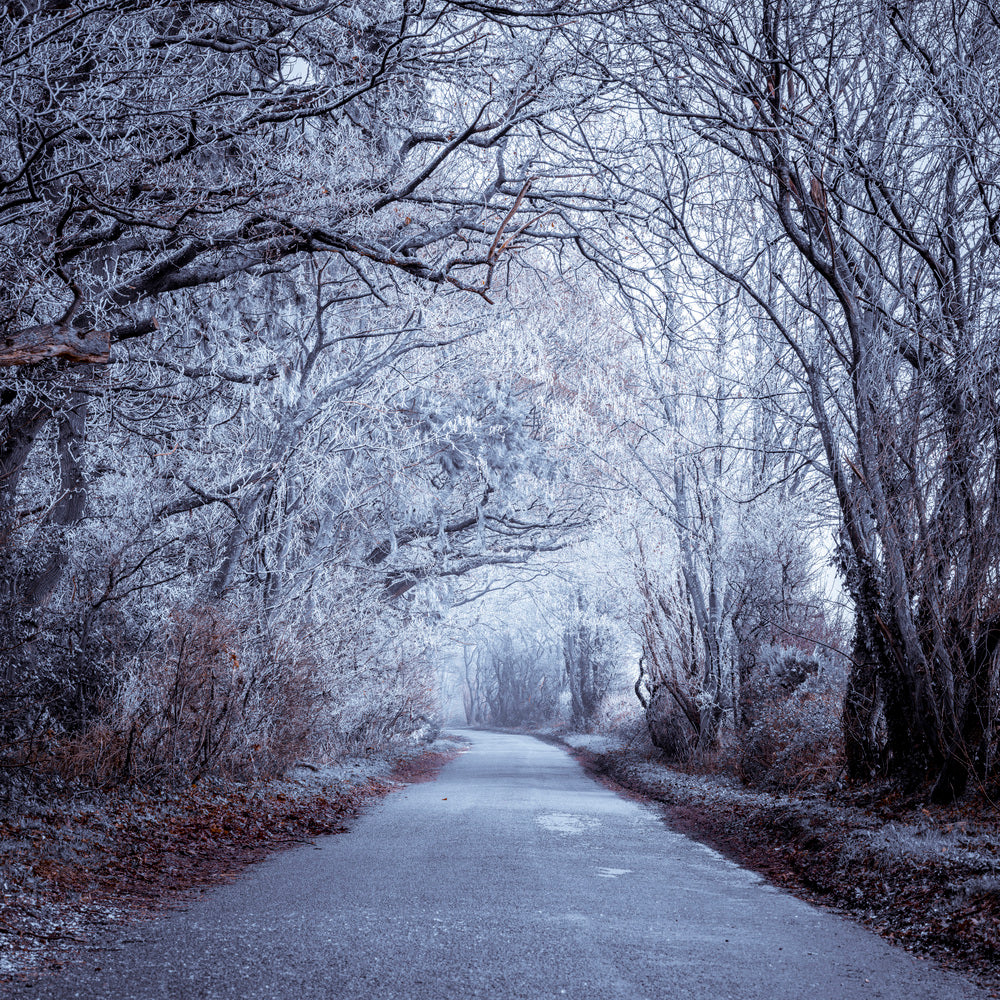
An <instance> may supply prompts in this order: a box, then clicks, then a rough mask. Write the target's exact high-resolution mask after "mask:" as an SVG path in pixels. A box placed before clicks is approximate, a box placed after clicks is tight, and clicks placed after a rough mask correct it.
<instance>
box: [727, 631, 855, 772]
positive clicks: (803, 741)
mask: <svg viewBox="0 0 1000 1000" xmlns="http://www.w3.org/2000/svg"><path fill="white" fill-rule="evenodd" d="M800 678H801V679H800ZM754 689H755V690H754V692H753V693H754V699H753V701H752V702H751V704H752V713H751V714H750V718H751V720H752V721H751V723H750V725H749V726H748V727H747V728H746V729H745V730H744V731H743V732H742V733H740V734H739V736H738V738H737V743H736V748H735V749H736V768H737V773H738V774H739V776H740V778H741V779H742V780H743V781H744V782H746V783H747V784H750V785H755V786H758V787H761V788H767V789H772V790H776V791H797V790H798V789H799V788H801V787H802V786H803V785H805V784H813V783H817V782H823V781H831V780H834V779H835V778H836V777H837V775H838V774H839V773H840V771H841V769H842V768H843V765H844V746H843V734H842V732H841V725H840V713H841V708H842V705H843V691H844V670H843V667H842V666H841V665H840V664H838V663H837V662H836V661H835V660H833V659H828V660H819V659H817V658H814V657H805V656H803V654H802V653H801V652H800V651H798V650H789V651H788V655H787V656H782V655H775V656H773V657H772V658H771V659H770V661H769V663H768V666H767V667H766V668H764V669H762V670H761V672H760V675H759V676H758V677H757V678H755V680H754Z"/></svg>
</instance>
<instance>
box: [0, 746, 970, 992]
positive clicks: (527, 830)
mask: <svg viewBox="0 0 1000 1000" xmlns="http://www.w3.org/2000/svg"><path fill="white" fill-rule="evenodd" d="M470 735H471V738H472V741H473V744H472V748H471V749H470V750H469V751H468V752H466V753H464V754H463V755H462V756H461V757H459V758H458V759H457V760H455V761H453V762H452V763H450V764H448V765H447V766H446V767H445V769H444V770H443V771H442V772H441V775H440V777H439V778H438V780H436V781H433V782H427V783H425V784H417V785H411V786H409V787H408V788H407V789H405V790H403V791H402V792H399V793H397V794H394V795H391V796H389V797H388V798H387V799H385V800H384V801H383V802H381V803H380V804H379V805H377V806H376V807H375V808H373V809H372V811H371V812H370V813H368V814H367V815H365V816H363V817H362V818H361V819H360V820H358V821H357V822H356V823H355V825H354V828H353V829H352V830H351V832H349V833H346V834H340V835H338V836H332V837H325V838H321V839H320V840H318V841H317V846H316V847H312V846H304V847H302V848H300V849H296V850H293V851H288V852H286V853H283V854H281V855H278V856H276V857H274V858H272V859H271V860H269V861H267V862H265V863H263V864H261V865H257V866H255V867H253V868H251V869H249V870H248V871H247V873H246V875H245V876H244V877H243V878H241V879H240V880H239V881H237V882H234V883H231V884H229V885H225V886H222V887H219V888H215V889H212V890H210V891H208V892H207V893H206V894H205V895H204V896H203V897H201V898H199V899H198V900H196V901H195V902H194V903H192V904H191V905H190V906H188V907H187V908H186V910H184V911H181V912H175V913H172V914H169V915H167V916H164V917H162V918H159V919H156V920H153V921H148V922H144V923H140V924H138V925H135V926H133V927H131V928H129V929H127V930H126V931H124V932H123V935H122V938H123V940H122V942H120V943H119V944H118V945H117V948H116V949H114V948H113V949H111V950H108V951H106V952H97V953H93V952H92V953H90V954H89V955H87V956H86V961H85V962H84V964H82V965H80V966H77V967H75V968H68V969H66V970H65V971H64V972H61V973H60V974H59V975H58V976H56V977H52V978H49V979H47V980H46V981H45V982H43V983H42V984H35V985H34V986H32V987H31V989H30V992H29V995H30V996H31V997H33V998H39V1000H67V998H70V997H86V998H89V1000H97V998H108V1000H171V998H185V1000H215V998H222V997H225V998H234V1000H237V998H238V1000H258V998H266V1000H314V998H315V1000H320V998H322V1000H348V998H364V1000H381V998H392V1000H399V998H415V1000H423V998H428V1000H429V998H441V1000H452V998H454V1000H474V998H488V1000H507V998H513V997H518V998H524V1000H550V998H552V1000H560V998H577V1000H611V998H614V1000H647V998H648V1000H654V998H655V1000H724V998H740V1000H756V998H762V1000H785V998H794V1000H826V998H830V1000H851V998H862V997H863V998H865V1000H872V998H892V1000H903V998H906V1000H918V998H934V1000H946V998H947V1000H960V998H961V1000H971V998H976V997H980V996H984V995H985V994H983V993H980V992H979V991H978V990H976V988H975V987H973V986H972V985H971V984H970V983H969V982H968V981H966V980H964V979H961V978H959V977H958V976H955V975H952V974H950V973H947V972H944V971H942V970H940V969H938V968H937V967H935V966H934V965H932V964H931V963H929V962H922V961H919V960H917V959H915V958H912V957H911V956H910V955H908V954H906V953H905V952H903V951H900V950H897V949H895V948H892V947H890V946H889V945H887V944H886V943H884V942H883V941H882V940H881V939H879V938H877V937H875V936H873V935H871V934H869V933H868V932H867V931H865V930H863V929H862V928H860V927H857V926H855V925H853V924H851V923H849V922H847V921H845V920H843V919H841V918H839V917H837V916H836V915H834V914H831V913H827V912H825V911H822V910H818V909H816V908H814V907H812V906H809V905H807V904H806V903H803V902H801V901H799V900H797V899H795V898H793V897H791V896H789V895H786V894H785V893H782V892H779V891H778V890H776V889H773V888H771V887H769V886H767V885H766V884H764V883H763V882H762V881H761V880H760V879H759V878H758V877H757V876H756V875H753V874H752V873H749V872H747V871H744V870H743V869H741V868H739V867H737V866H736V865H734V864H732V863H730V862H729V861H726V860H724V859H723V858H721V857H720V856H719V855H718V854H716V853H715V852H713V851H711V850H709V849H708V848H706V847H703V846H701V845H699V844H697V843H695V842H694V841H691V840H688V839H687V838H686V837H683V836H681V835H680V834H676V833H673V832H671V831H670V830H668V829H666V828H665V827H664V825H663V823H662V822H661V821H660V820H659V819H658V818H657V816H656V814H655V812H654V811H653V810H652V809H651V808H648V807H645V806H642V805H639V804H637V803H635V802H631V801H627V800H625V799H622V798H620V797H618V796H617V795H615V794H614V793H612V792H610V791H608V790H607V789H605V788H603V787H601V786H600V785H598V784H597V783H595V782H594V781H592V780H591V779H590V778H588V777H587V776H586V775H585V774H584V772H583V771H582V770H581V769H580V767H579V766H578V765H577V764H576V763H575V762H574V761H573V760H572V759H571V758H570V757H569V756H568V755H567V754H566V753H565V752H564V751H562V750H560V749H558V748H557V747H554V746H550V745H548V744H545V743H542V742H540V741H538V740H535V739H531V738H530V737H522V736H508V735H498V734H491V733H473V734H470ZM137 938H138V939H140V940H137ZM97 966H100V968H99V969H98V968H97ZM15 995H17V996H23V995H25V993H24V992H23V991H22V992H19V993H17V994H15Z"/></svg>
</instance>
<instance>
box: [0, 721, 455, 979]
mask: <svg viewBox="0 0 1000 1000" xmlns="http://www.w3.org/2000/svg"><path fill="white" fill-rule="evenodd" d="M461 745H462V744H461V742H460V741H458V740H456V739H454V738H438V739H436V740H433V741H430V742H424V743H414V744H407V745H396V746H395V747H389V748H387V749H386V750H385V751H383V752H381V753H379V754H375V755H371V756H366V757H353V758H349V759H346V760H343V761H340V762H339V763H337V764H335V765H328V766H324V767H314V766H311V765H302V766H299V767H297V768H294V769H292V770H291V771H290V772H289V773H288V774H287V775H286V776H285V777H284V778H283V779H280V780H273V781H268V782H261V783H256V784H254V783H250V784H239V783H228V784H224V783H221V782H217V783H212V782H206V783H202V784H198V785H195V786H193V787H191V788H188V789H185V790H183V791H176V790H175V791H164V790H160V791H159V792H156V793H154V792H150V791H143V790H139V789H135V788H129V787H116V788H114V789H113V790H110V791H103V790H101V789H96V788H93V787H86V786H83V785H73V784H69V783H59V782H56V781H54V780H53V779H51V778H48V779H46V780H44V781H41V780H39V781H37V782H33V781H31V780H28V778H27V776H25V777H24V778H22V780H21V781H18V782H13V783H12V784H11V785H10V787H9V789H8V794H7V796H6V798H5V800H3V801H0V995H2V993H3V987H4V984H5V983H6V984H13V983H21V984H23V983H25V982H30V981H31V979H32V978H33V977H35V976H37V975H38V974H39V973H41V972H44V970H45V969H47V968H58V967H61V966H62V965H64V964H65V963H66V962H67V961H70V960H71V959H72V957H73V955H74V954H75V953H78V952H80V951H81V950H88V951H89V950H100V949H101V948H103V947H105V945H104V943H103V938H104V936H105V934H106V933H107V932H108V931H110V930H113V929H115V928H118V927H120V926H121V925H123V924H130V923H132V922H134V921H137V920H140V919H142V918H144V917H146V916H149V915H151V914H154V913H156V912H157V911H158V910H160V909H161V908H163V907H164V906H172V905H178V904H180V903H182V902H183V901H184V899H185V898H187V896H188V895H189V894H190V893H191V892H195V891H199V890H201V889H204V888H205V887H206V886H209V885H212V884H215V883H218V882H220V881H228V880H230V879H232V878H234V877H236V876H237V875H238V874H239V873H240V872H241V871H242V870H243V869H244V867H245V866H246V865H247V864H249V863H251V862H253V861H257V860H260V859H262V858H264V857H266V856H267V855H269V854H271V853H272V852H273V851H275V850H280V849H282V848H284V847H288V846H292V845H295V844H300V843H303V842H308V840H309V839H310V838H312V837H314V836H317V835H320V834H328V833H336V832H339V831H342V830H344V829H346V826H345V824H346V823H347V822H348V821H349V820H350V818H351V817H352V816H353V815H355V814H356V813H357V811H358V810H359V809H361V808H362V807H363V806H364V804H365V802H367V801H368V800H370V799H372V798H376V797H380V796H382V795H385V794H387V793H389V792H390V791H391V790H392V789H393V788H394V787H397V786H398V785H399V784H400V783H402V782H407V781H414V780H421V779H423V778H425V777H427V776H429V775H431V774H433V773H434V771H435V770H436V768H438V767H440V766H441V764H442V763H444V762H445V761H446V760H448V759H450V757H451V756H453V755H454V754H455V753H457V752H458V750H459V748H460V747H461Z"/></svg>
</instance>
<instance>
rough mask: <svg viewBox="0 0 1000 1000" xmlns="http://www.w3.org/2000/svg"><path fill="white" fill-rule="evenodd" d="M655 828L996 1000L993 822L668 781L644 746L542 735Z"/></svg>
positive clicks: (944, 811) (877, 800) (684, 775)
mask: <svg viewBox="0 0 1000 1000" xmlns="http://www.w3.org/2000/svg"><path fill="white" fill-rule="evenodd" d="M547 738H548V739H552V740H554V741H557V742H560V743H562V744H564V745H566V746H568V747H569V748H570V749H571V750H572V751H573V753H574V755H575V756H576V757H577V759H578V760H579V761H580V762H581V763H582V764H583V765H584V767H585V768H586V769H587V770H588V771H589V772H590V773H591V774H593V775H594V776H595V777H598V778H600V779H602V780H604V781H605V782H606V783H608V784H610V785H612V786H613V787H616V788H618V789H619V790H622V791H624V792H626V793H630V794H632V795H636V796H638V797H640V798H642V799H644V800H646V801H652V802H656V803H658V804H659V806H660V808H661V810H662V813H663V817H664V820H665V822H666V823H667V824H668V825H669V826H671V827H672V828H674V829H676V830H679V831H681V832H683V833H686V834H688V835H690V836H692V837H694V838H695V839H698V840H701V841H703V842H705V843H707V844H709V845H710V846H712V847H714V848H716V849H717V850H720V851H721V852H723V853H724V854H726V855H727V856H729V857H730V858H732V859H733V860H735V861H738V862H739V863H740V864H742V865H743V866H745V867H747V868H750V869H753V870H755V871H757V872H759V873H760V874H762V875H764V876H765V877H767V878H768V879H769V880H770V881H771V882H773V883H774V884H776V885H780V886H781V887H783V888H786V889H788V890H790V891H792V892H794V893H795V894H796V895H799V896H800V897H802V898H805V899H808V900H810V901H811V902H815V903H819V904H822V905H826V906H831V907H834V908H836V909H837V910H839V911H840V912H842V913H844V914H846V915H849V916H850V917H852V918H854V919H857V920H859V921H861V922H862V923H864V924H866V925H867V926H868V927H870V928H871V929H872V930H874V931H876V932H877V933H879V934H881V935H882V936H883V937H885V938H887V939H888V940H890V941H892V942H894V943H896V944H899V945H901V946H902V947H904V948H906V949H907V950H909V951H912V952H914V953H915V954H918V955H923V956H926V957H930V958H933V959H935V960H936V961H938V962H939V963H941V964H942V965H944V966H947V967H950V968H954V969H958V970H961V971H963V972H965V973H966V974H969V975H971V976H972V977H973V978H975V979H976V980H977V981H978V982H980V983H981V984H982V985H983V986H985V987H987V988H988V989H989V990H990V991H991V992H992V995H993V996H1000V810H998V808H997V806H996V804H995V803H992V802H990V801H988V800H986V799H985V798H982V797H979V798H973V799H970V800H968V801H965V802H962V803H960V804H958V805H956V806H952V807H948V808H938V807H935V808H930V807H927V806H926V805H925V804H923V803H920V802H917V801H915V800H907V799H906V798H905V797H902V796H900V795H898V794H894V793H892V792H890V791H889V790H885V789H875V790H868V791H866V792H864V793H859V794H854V795H850V796H848V794H847V793H844V792H840V793H837V794H831V795H829V796H824V795H822V794H820V793H818V792H817V793H810V794H805V795H778V794H772V793H767V792H761V791H755V790H752V789H748V788H746V787H744V786H743V785H742V784H740V783H739V782H738V781H736V780H735V779H732V778H729V777H727V776H725V775H715V774H698V773H688V772H684V771H679V770H676V769H672V768H670V767H668V766H666V765H665V764H664V763H663V762H662V761H661V760H659V759H658V756H659V755H658V751H656V750H655V749H654V748H652V747H651V746H650V745H649V744H648V743H647V742H646V741H644V740H632V741H627V740H624V739H618V738H615V737H609V736H604V735H584V734H573V733H569V734H567V733H562V734H549V735H548V736H547Z"/></svg>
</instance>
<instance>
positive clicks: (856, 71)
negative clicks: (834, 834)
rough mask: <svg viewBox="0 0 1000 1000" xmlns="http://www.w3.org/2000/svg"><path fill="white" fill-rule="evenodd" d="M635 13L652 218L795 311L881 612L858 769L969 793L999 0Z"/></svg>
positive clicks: (989, 656)
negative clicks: (647, 121)
mask: <svg viewBox="0 0 1000 1000" xmlns="http://www.w3.org/2000/svg"><path fill="white" fill-rule="evenodd" d="M627 28H628V31H629V39H630V42H628V43H624V46H623V48H622V50H621V51H624V52H627V53H628V54H629V56H630V57H631V63H630V64H629V65H624V64H622V63H619V66H620V67H621V69H620V73H619V79H620V80H621V81H622V82H623V83H624V84H625V85H626V86H627V87H628V88H629V90H630V91H631V93H632V94H633V95H634V101H635V106H636V107H641V108H644V109H646V110H645V113H646V114H652V115H655V116H656V118H657V121H658V122H659V123H660V125H659V127H660V128H662V129H663V130H664V134H665V135H666V137H667V142H668V145H667V146H666V147H665V148H666V152H664V151H663V150H664V147H660V148H658V149H656V150H653V151H651V152H650V153H649V155H648V156H647V162H648V161H649V158H650V157H651V158H652V159H653V160H655V161H656V162H658V163H660V164H661V165H662V166H663V167H664V168H665V169H664V170H663V172H662V173H661V174H660V175H659V176H660V177H661V178H662V177H666V178H667V180H666V182H665V183H663V185H662V186H661V187H659V189H655V188H650V186H649V185H648V183H642V180H641V178H638V177H636V175H635V174H634V173H633V174H632V178H633V180H632V184H633V185H634V189H635V191H636V197H635V199H634V204H635V205H636V206H637V209H636V211H637V212H641V213H646V214H647V215H658V219H659V231H660V234H661V236H662V238H663V239H664V240H668V241H670V242H671V243H673V244H674V245H676V246H682V247H684V248H685V249H686V252H688V253H691V254H693V255H695V256H696V257H697V258H698V259H699V260H700V261H701V262H702V263H703V264H704V263H708V264H709V265H710V266H712V267H714V268H715V269H716V270H717V271H718V273H720V274H722V275H724V276H725V277H726V278H727V280H728V281H730V282H731V284H732V285H733V287H734V288H736V289H738V290H739V291H740V292H741V293H742V294H743V295H745V296H746V297H747V300H748V301H749V302H750V303H752V304H754V306H755V307H756V309H757V310H759V313H760V314H761V316H763V317H766V319H767V320H768V321H769V322H770V323H771V324H772V328H773V329H774V331H775V333H776V334H777V336H778V337H779V338H781V340H782V342H783V343H784V345H785V350H786V351H787V357H788V359H789V360H788V363H789V364H790V365H794V366H795V367H796V368H797V373H798V377H799V378H800V380H801V384H802V386H803V391H804V393H805V398H806V399H807V400H808V403H809V407H810V411H811V416H810V419H811V422H812V424H813V427H814V430H815V433H816V435H817V436H818V439H819V441H820V442H821V445H822V460H821V463H820V464H821V466H822V468H823V470H824V472H825V474H826V475H827V476H828V477H829V482H830V485H831V487H832V490H833V492H834V495H835V496H836V500H837V505H838V508H839V514H840V519H841V525H842V536H841V537H842V542H841V548H840V560H841V566H842V569H843V573H844V578H845V580H846V582H847V586H848V589H849V591H850V594H851V597H852V599H853V602H854V606H855V610H856V637H855V647H854V663H855V665H854V668H853V671H852V675H851V683H850V688H849V691H848V697H847V705H846V708H845V716H844V725H845V737H846V739H847V744H848V750H849V765H850V771H851V773H852V774H853V775H854V776H855V777H866V776H869V775H871V774H873V773H893V774H899V775H907V774H908V775H909V776H910V777H913V778H917V779H920V778H923V777H924V776H925V775H935V776H936V784H935V788H934V792H933V794H934V797H935V798H936V799H939V800H947V799H950V798H952V797H954V796H956V795H958V794H960V793H961V792H962V791H963V790H964V788H965V786H966V783H967V781H968V778H969V776H970V774H976V775H979V776H982V775H983V774H985V772H986V770H987V768H988V767H989V763H990V759H991V755H992V752H993V745H994V741H995V736H994V734H993V727H994V721H993V718H992V715H991V711H992V710H991V705H992V704H993V703H994V701H995V689H996V685H997V656H996V652H997V650H996V647H997V639H998V636H1000V631H998V629H997V617H996V608H997V607H998V597H1000V594H998V591H997V580H996V574H995V572H994V567H995V565H996V564H997V553H996V543H997V538H998V537H1000V536H998V533H997V531H996V523H997V516H998V515H997V510H998V494H997V490H996V478H995V476H994V471H993V470H994V466H995V461H996V454H997V446H998V442H997V435H996V428H997V426H998V425H997V421H996V416H995V415H996V409H997V399H998V393H997V385H996V371H997V365H996V351H995V346H996V345H995V338H993V337H992V334H991V333H990V331H991V329H992V326H993V317H994V316H995V314H996V310H997V281H996V263H995V262H996V252H997V247H998V239H1000V235H998V232H997V217H998V216H997V211H998V207H997V206H998V201H997V198H998V194H997V189H996V185H995V183H994V179H995V176H996V172H997V166H998V164H997V162H996V157H997V150H998V149H1000V144H998V142H997V126H998V122H997V116H996V113H995V106H994V102H993V100H992V97H991V96H989V95H991V94H992V93H993V90H994V89H995V86H996V81H997V62H996V50H997V47H996V39H997V32H998V22H997V17H996V13H995V11H994V10H993V9H992V7H991V5H989V4H987V3H970V4H965V5H962V6H961V7H960V8H955V7H953V6H949V5H946V4H937V3H928V4H904V5H895V6H894V5H889V4H881V3H878V4H874V5H871V6H869V7H867V8H865V9H864V10H863V11H859V10H858V9H857V8H855V7H850V8H849V9H848V8H846V7H843V6H842V5H840V4H837V3H832V2H829V0H816V2H814V3H809V4H806V5H805V6H803V5H801V4H799V5H795V6H794V7H792V6H788V5H783V4H781V3H778V2H773V0H760V2H755V3H752V4H736V3H728V2H720V3H704V4H683V5H680V4H678V5H674V4H662V5H658V6H657V8H656V10H655V12H652V11H648V10H644V9H640V10H639V11H637V13H636V16H635V18H634V19H633V20H631V21H629V22H628V25H627ZM709 167H710V170H711V172H709V171H708V170H706V169H705V168H709ZM725 178H730V179H729V180H726V179H725ZM720 193H721V194H722V197H721V198H720V197H719V194H720ZM731 199H732V200H731ZM653 206H655V209H654V207H653ZM742 223H749V225H746V226H743V225H742ZM720 225H726V226H729V227H733V226H736V227H740V231H741V232H742V242H741V241H739V240H738V241H736V243H735V244H734V243H733V242H728V243H725V244H720V243H719V242H718V241H717V240H716V239H715V234H716V233H717V232H718V231H719V227H720ZM880 717H882V718H884V722H885V731H886V742H885V745H882V744H881V743H880V740H879V738H878V735H877V734H878V731H879V725H878V719H879V718H880Z"/></svg>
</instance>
